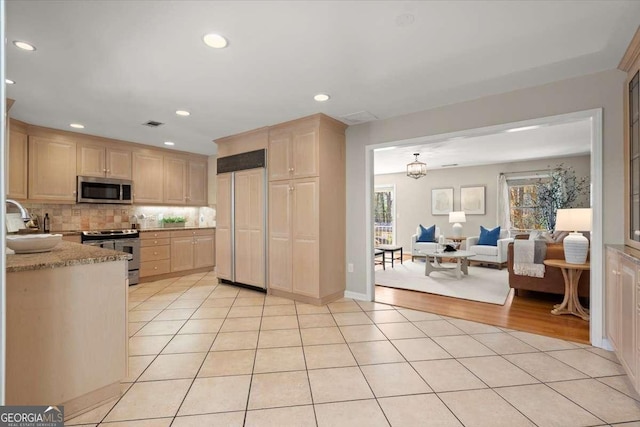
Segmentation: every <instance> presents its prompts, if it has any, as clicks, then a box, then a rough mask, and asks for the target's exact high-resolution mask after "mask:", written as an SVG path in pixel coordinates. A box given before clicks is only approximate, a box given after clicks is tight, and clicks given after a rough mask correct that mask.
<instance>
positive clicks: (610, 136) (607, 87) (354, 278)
mask: <svg viewBox="0 0 640 427" xmlns="http://www.w3.org/2000/svg"><path fill="white" fill-rule="evenodd" d="M625 77H626V75H625V73H623V72H622V71H618V70H609V71H604V72H601V73H597V74H591V75H588V76H582V77H577V78H573V79H568V80H562V81H559V82H554V83H550V84H546V85H542V86H536V87H532V88H527V89H522V90H518V91H514V92H509V93H504V94H499V95H493V96H488V97H484V98H480V99H476V100H473V101H468V102H463V103H459V104H453V105H448V106H444V107H440V108H436V109H432V110H426V111H422V112H418V113H413V114H408V115H405V116H401V117H395V118H390V119H386V120H379V121H376V122H371V123H364V124H362V125H358V126H351V127H349V128H348V129H347V230H348V232H347V263H351V264H353V267H354V270H353V273H347V291H349V292H351V293H353V294H362V295H364V294H366V287H367V276H371V275H372V274H373V272H372V263H371V260H369V259H367V247H366V245H367V243H366V229H367V227H370V228H373V225H372V224H371V223H370V222H367V221H366V219H367V212H366V211H365V209H366V208H365V206H366V203H365V194H366V190H367V185H370V186H371V192H373V182H372V181H373V180H368V179H367V178H368V177H367V174H366V163H367V161H371V158H372V157H373V156H372V155H371V153H370V152H369V151H368V150H367V149H366V146H367V145H372V144H380V143H384V142H391V141H398V140H403V139H408V138H415V137H419V136H428V135H437V134H443V133H449V132H456V131H461V130H464V129H475V128H479V127H485V126H491V125H498V124H504V123H511V122H517V121H522V120H529V119H534V118H539V117H547V116H553V115H558V114H565V113H571V112H576V111H583V110H590V109H596V108H602V109H603V122H604V125H603V140H604V147H603V164H604V171H603V194H604V196H603V206H604V218H603V221H604V222H603V235H604V236H605V237H604V242H602V244H604V243H620V244H622V243H624V238H623V232H624V230H623V228H624V226H623V224H624V212H623V208H624V201H623V191H624V188H623V187H624V185H623V182H624V181H623V119H622V117H623V84H624V81H625ZM367 156H369V159H367Z"/></svg>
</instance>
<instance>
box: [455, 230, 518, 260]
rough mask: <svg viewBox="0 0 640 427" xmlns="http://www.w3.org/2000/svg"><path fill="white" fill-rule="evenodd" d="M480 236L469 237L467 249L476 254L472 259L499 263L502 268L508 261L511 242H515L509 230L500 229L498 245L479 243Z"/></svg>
mask: <svg viewBox="0 0 640 427" xmlns="http://www.w3.org/2000/svg"><path fill="white" fill-rule="evenodd" d="M479 238H480V236H474V237H467V246H466V249H467V250H468V251H470V252H473V253H475V254H476V256H474V257H473V258H471V259H470V261H478V262H481V263H482V262H484V263H489V264H497V265H498V269H500V270H502V267H503V265H505V264H506V263H507V258H508V250H509V243H510V242H513V239H512V238H510V237H509V230H501V231H500V238H499V239H498V245H497V246H487V245H478V239H479Z"/></svg>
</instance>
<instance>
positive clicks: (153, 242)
mask: <svg viewBox="0 0 640 427" xmlns="http://www.w3.org/2000/svg"><path fill="white" fill-rule="evenodd" d="M169 244H170V239H145V240H140V247H141V248H148V247H152V246H167V245H169Z"/></svg>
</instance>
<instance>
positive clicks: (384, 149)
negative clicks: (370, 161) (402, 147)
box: [373, 147, 398, 151]
mask: <svg viewBox="0 0 640 427" xmlns="http://www.w3.org/2000/svg"><path fill="white" fill-rule="evenodd" d="M396 148H398V147H384V148H376V149H375V150H373V151H389V150H395V149H396Z"/></svg>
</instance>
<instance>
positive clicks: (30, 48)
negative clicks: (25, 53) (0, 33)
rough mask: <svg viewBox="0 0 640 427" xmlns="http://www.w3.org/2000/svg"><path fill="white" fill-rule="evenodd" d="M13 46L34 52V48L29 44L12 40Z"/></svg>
mask: <svg viewBox="0 0 640 427" xmlns="http://www.w3.org/2000/svg"><path fill="white" fill-rule="evenodd" d="M13 44H14V45H15V47H17V48H20V49H22V50H29V51H34V50H36V47H35V46H34V45H32V44H30V43H27V42H21V41H19V40H14V41H13Z"/></svg>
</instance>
